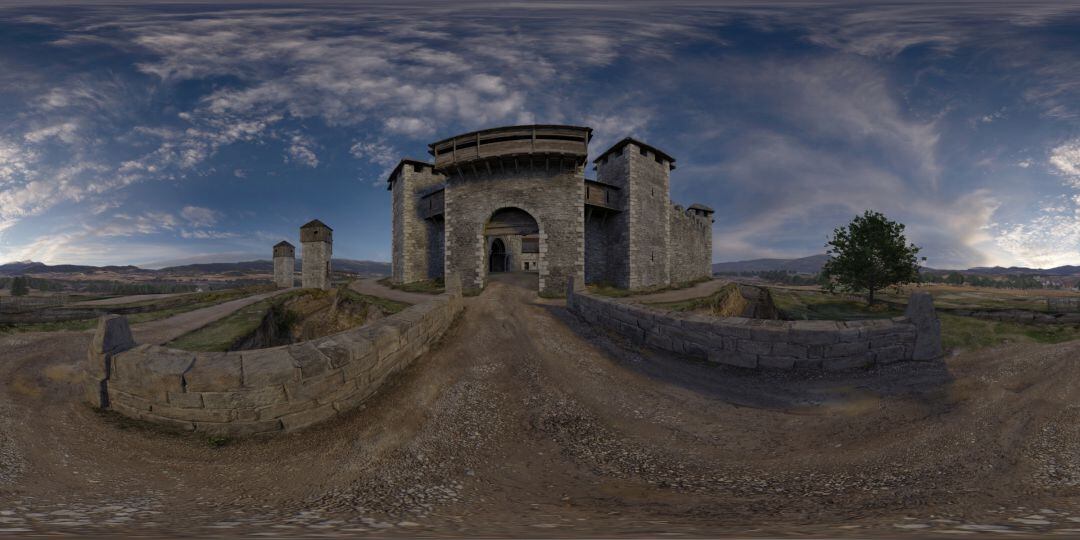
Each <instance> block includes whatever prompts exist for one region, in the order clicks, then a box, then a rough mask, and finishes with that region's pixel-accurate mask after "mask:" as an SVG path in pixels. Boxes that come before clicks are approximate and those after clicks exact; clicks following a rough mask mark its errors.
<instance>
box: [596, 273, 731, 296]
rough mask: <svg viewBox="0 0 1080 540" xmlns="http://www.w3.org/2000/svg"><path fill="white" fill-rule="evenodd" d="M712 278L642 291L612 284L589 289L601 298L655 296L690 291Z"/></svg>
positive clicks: (602, 284) (642, 289) (599, 284)
mask: <svg viewBox="0 0 1080 540" xmlns="http://www.w3.org/2000/svg"><path fill="white" fill-rule="evenodd" d="M711 279H712V278H709V277H703V278H700V279H695V280H692V281H684V282H682V283H675V284H673V285H665V286H658V287H645V288H641V289H620V288H619V287H616V286H614V285H612V284H610V283H593V284H590V285H588V287H587V289H588V291H589V292H591V293H593V294H598V295H600V296H607V297H609V298H626V297H628V296H640V295H643V294H653V293H659V292H667V291H679V290H682V289H689V288H690V287H693V286H694V285H697V284H698V283H704V282H706V281H709V280H711Z"/></svg>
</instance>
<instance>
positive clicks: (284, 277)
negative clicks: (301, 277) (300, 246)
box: [274, 240, 296, 289]
mask: <svg viewBox="0 0 1080 540" xmlns="http://www.w3.org/2000/svg"><path fill="white" fill-rule="evenodd" d="M295 273H296V247H294V246H293V245H292V244H290V243H288V242H286V241H284V240H282V241H281V242H278V243H277V244H275V245H274V284H275V285H277V286H278V288H280V289H291V288H292V287H293V285H294V284H295V283H296V280H295V278H294V277H293V274H295Z"/></svg>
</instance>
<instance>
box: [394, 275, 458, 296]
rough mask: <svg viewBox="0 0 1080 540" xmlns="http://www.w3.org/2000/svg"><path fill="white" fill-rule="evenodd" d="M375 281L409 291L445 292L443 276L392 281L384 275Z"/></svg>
mask: <svg viewBox="0 0 1080 540" xmlns="http://www.w3.org/2000/svg"><path fill="white" fill-rule="evenodd" d="M377 283H379V284H380V285H383V286H384V287H389V288H391V289H396V290H399V291H405V292H411V293H421V294H442V293H444V292H446V283H445V282H444V281H443V278H436V279H425V280H423V281H416V282H413V283H394V282H393V281H392V280H391V278H388V277H386V278H382V279H380V280H379V281H377Z"/></svg>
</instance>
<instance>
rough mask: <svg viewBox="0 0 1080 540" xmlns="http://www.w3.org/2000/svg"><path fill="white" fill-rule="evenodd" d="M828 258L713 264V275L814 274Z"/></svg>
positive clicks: (825, 256) (758, 260) (823, 256)
mask: <svg viewBox="0 0 1080 540" xmlns="http://www.w3.org/2000/svg"><path fill="white" fill-rule="evenodd" d="M827 260H829V256H828V255H825V254H824V253H822V254H821V255H811V256H809V257H800V258H798V259H751V260H749V261H735V262H722V263H714V264H713V265H712V270H713V273H714V274H716V273H737V272H773V271H776V270H781V271H784V272H794V273H796V274H816V273H818V272H820V271H821V266H822V265H824V264H825V261H827Z"/></svg>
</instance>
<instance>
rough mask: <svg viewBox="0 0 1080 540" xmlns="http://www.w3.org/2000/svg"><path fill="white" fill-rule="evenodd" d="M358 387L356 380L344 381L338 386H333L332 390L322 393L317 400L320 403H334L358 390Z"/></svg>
mask: <svg viewBox="0 0 1080 540" xmlns="http://www.w3.org/2000/svg"><path fill="white" fill-rule="evenodd" d="M356 388H357V384H356V380H351V381H344V382H343V383H342V384H340V385H338V386H337V388H332V389H330V391H328V392H325V393H322V394H320V395H319V396H317V397H316V399H315V400H316V402H318V404H319V405H327V404H332V403H334V402H337V401H341V400H342V399H345V398H347V397H349V396H350V395H352V393H353V392H355V391H356Z"/></svg>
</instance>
